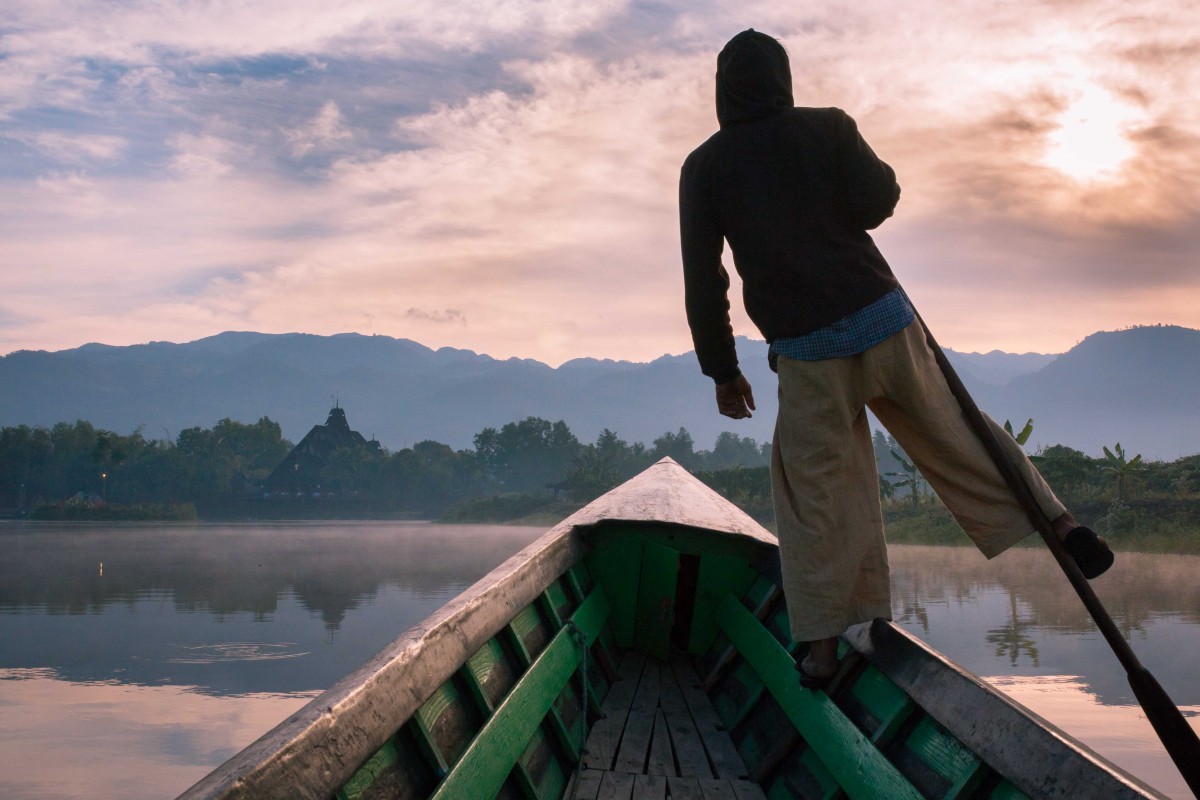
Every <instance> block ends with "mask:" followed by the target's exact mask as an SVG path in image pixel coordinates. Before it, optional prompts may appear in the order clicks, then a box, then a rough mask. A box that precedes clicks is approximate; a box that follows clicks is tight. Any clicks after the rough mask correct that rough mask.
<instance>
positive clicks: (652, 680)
mask: <svg viewBox="0 0 1200 800" xmlns="http://www.w3.org/2000/svg"><path fill="white" fill-rule="evenodd" d="M658 673H659V665H658V664H655V663H652V662H647V663H646V666H645V668H644V669H643V670H642V677H641V680H640V681H639V682H638V688H637V693H636V694H634V697H633V704H632V705H631V706H630V708H629V716H628V718H627V719H626V721H625V730H624V732H623V733H622V734H621V747H620V750H618V751H617V760H616V762H615V764H614V766H613V769H614V770H616V771H617V772H631V773H633V774H634V775H640V774H641V773H642V772H643V771H644V770H645V767H646V754H647V751H648V750H649V749H650V734H651V733H652V732H653V730H654V712H655V710H656V709H657V708H658Z"/></svg>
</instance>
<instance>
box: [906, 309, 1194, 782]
mask: <svg viewBox="0 0 1200 800" xmlns="http://www.w3.org/2000/svg"><path fill="white" fill-rule="evenodd" d="M917 320H918V321H919V322H920V323H921V327H922V328H924V329H925V341H926V343H927V344H928V345H929V349H930V350H931V351H932V352H933V357H934V359H936V361H937V365H938V367H939V368H940V369H941V371H942V375H943V376H944V377H945V379H946V384H947V385H948V386H949V387H950V391H951V393H952V394H953V395H954V397H955V399H956V400H957V401H958V404H959V407H960V408H961V409H962V411H963V414H965V415H966V418H967V422H968V423H969V424H970V425H971V428H972V429H973V430H974V431H975V434H976V435H977V436H978V437H979V440H980V442H982V443H983V446H984V448H985V449H986V450H987V452H988V455H989V456H990V457H991V459H992V461H993V462H994V463H995V465H996V468H997V469H998V470H1000V475H1001V476H1002V477H1003V478H1004V482H1005V483H1006V484H1008V487H1009V489H1011V490H1012V492H1013V494H1014V495H1015V496H1016V498H1017V502H1018V503H1020V505H1021V508H1022V509H1024V511H1025V513H1026V515H1028V517H1029V520H1030V521H1031V522H1032V523H1033V525H1034V527H1035V528H1036V529H1037V532H1038V533H1040V534H1041V535H1042V539H1044V540H1045V542H1046V546H1047V547H1049V548H1050V552H1051V553H1052V554H1053V555H1054V558H1055V560H1056V561H1058V565H1059V567H1061V568H1062V571H1063V572H1064V573H1066V576H1067V580H1069V581H1070V582H1071V586H1072V587H1073V588H1074V589H1075V593H1076V594H1078V595H1079V599H1080V600H1082V601H1083V605H1084V607H1085V608H1087V610H1088V613H1089V614H1090V615H1091V617H1092V620H1093V621H1095V623H1096V627H1097V628H1099V630H1100V633H1101V634H1102V635H1103V636H1104V639H1105V640H1106V641H1107V642H1108V644H1109V646H1110V647H1111V648H1112V650H1113V653H1114V654H1115V655H1116V656H1117V660H1118V661H1120V662H1121V666H1122V667H1124V668H1125V673H1126V676H1127V677H1128V679H1129V685H1130V687H1131V688H1132V689H1133V694H1134V696H1135V697H1137V700H1138V703H1139V704H1140V705H1141V707H1142V709H1143V710H1144V711H1145V712H1146V717H1147V718H1148V719H1149V720H1150V724H1151V725H1152V726H1153V727H1154V731H1155V733H1157V734H1158V738H1159V739H1160V740H1161V741H1162V743H1163V747H1164V748H1166V750H1167V753H1168V755H1170V756H1171V760H1172V761H1174V762H1175V766H1176V767H1177V768H1178V769H1179V772H1180V773H1181V774H1182V775H1183V779H1184V780H1185V781H1186V782H1187V785H1188V788H1189V789H1191V791H1192V794H1194V795H1195V796H1196V797H1200V737H1197V735H1196V731H1195V730H1193V729H1192V727H1191V726H1190V725H1189V724H1188V722H1187V720H1186V719H1184V717H1183V714H1181V713H1180V711H1179V708H1178V707H1177V706H1176V705H1175V703H1174V702H1173V701H1172V700H1171V698H1170V697H1169V696H1168V695H1167V693H1166V691H1165V690H1164V689H1163V688H1162V686H1161V685H1159V683H1158V681H1157V680H1155V678H1154V676H1153V675H1151V674H1150V671H1149V670H1148V669H1146V668H1145V667H1144V666H1142V663H1141V662H1140V661H1139V660H1138V657H1137V656H1136V655H1135V654H1134V652H1133V648H1131V647H1130V646H1129V642H1127V641H1126V640H1125V637H1124V636H1122V635H1121V631H1120V629H1118V628H1117V625H1116V623H1115V622H1113V619H1112V617H1111V616H1109V613H1108V611H1107V610H1106V609H1105V608H1104V605H1103V604H1102V603H1101V602H1100V598H1099V597H1097V596H1096V593H1095V591H1093V590H1092V586H1091V584H1090V583H1088V580H1087V578H1085V577H1083V573H1082V572H1081V571H1080V570H1079V565H1078V564H1076V563H1075V559H1073V558H1071V556H1070V555H1069V554H1068V553H1067V551H1066V549H1065V548H1064V547H1063V544H1062V542H1061V541H1060V540H1059V538H1058V535H1057V534H1056V533H1055V532H1054V526H1053V525H1052V524H1051V520H1050V518H1049V517H1048V516H1047V515H1046V512H1045V511H1043V510H1042V507H1041V505H1039V504H1038V502H1037V499H1036V498H1035V497H1034V495H1033V490H1032V489H1030V488H1029V484H1028V483H1027V482H1026V480H1025V478H1024V476H1023V475H1021V473H1020V471H1018V469H1017V466H1016V464H1014V463H1013V461H1012V459H1011V458H1010V457H1009V456H1008V454H1007V453H1006V452H1005V451H1004V449H1003V447H1002V446H1001V444H1000V441H999V439H997V438H996V432H995V430H994V429H993V428H992V426H991V425H990V424H989V423H988V420H987V417H985V416H984V415H983V412H982V411H980V410H979V406H978V405H976V403H975V400H974V399H973V398H972V397H971V395H970V393H969V392H968V391H967V387H966V386H964V385H963V382H962V380H960V379H959V377H958V373H957V372H955V371H954V367H953V366H951V365H950V360H949V359H948V358H946V354H945V352H944V351H943V350H942V348H941V346H940V345H938V343H937V340H936V339H934V338H933V333H932V332H931V331H930V330H929V326H928V325H926V324H925V320H924V319H922V318H921V315H920V314H919V313H917Z"/></svg>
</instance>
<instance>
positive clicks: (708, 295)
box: [679, 153, 741, 384]
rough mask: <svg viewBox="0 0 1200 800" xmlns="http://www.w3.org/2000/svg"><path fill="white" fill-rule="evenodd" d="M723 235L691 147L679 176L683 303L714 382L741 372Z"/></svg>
mask: <svg viewBox="0 0 1200 800" xmlns="http://www.w3.org/2000/svg"><path fill="white" fill-rule="evenodd" d="M724 238H725V237H724V234H723V233H722V231H721V229H720V227H719V226H718V225H717V222H716V217H715V215H714V213H713V209H712V208H711V201H710V199H709V196H708V192H707V187H706V186H705V185H704V179H703V174H702V170H701V169H700V167H699V158H698V157H697V154H696V153H693V154H692V155H691V156H689V157H688V159H687V161H685V162H684V165H683V171H682V173H681V175H680V179H679V239H680V244H681V247H682V250H683V285H684V304H685V306H686V308H687V320H688V326H689V327H690V328H691V331H692V343H693V344H694V345H695V347H696V358H697V359H699V361H700V370H701V372H703V373H704V374H705V375H707V376H708V377H710V378H712V379H713V380H714V381H715V382H716V383H717V384H725V383H729V382H731V381H733V380H734V379H736V378H737V377H738V376H739V375H741V370H739V369H738V362H737V351H736V348H735V347H734V342H733V326H732V325H730V323H729V274H728V273H727V272H726V271H725V267H724V266H722V264H721V252H722V250H723V248H724Z"/></svg>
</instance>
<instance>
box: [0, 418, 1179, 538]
mask: <svg viewBox="0 0 1200 800" xmlns="http://www.w3.org/2000/svg"><path fill="white" fill-rule="evenodd" d="M1032 425H1033V421H1032V420H1030V421H1029V422H1027V423H1026V424H1025V427H1024V429H1022V430H1021V431H1020V432H1019V433H1014V432H1013V431H1012V429H1011V426H1010V425H1009V426H1006V427H1007V428H1009V431H1010V433H1011V434H1012V435H1013V436H1014V438H1016V439H1017V441H1018V442H1020V443H1021V444H1024V443H1025V442H1026V441H1027V440H1028V438H1029V435H1030V433H1031V431H1032ZM473 444H474V447H473V448H472V449H464V450H454V449H453V448H451V447H449V446H448V445H445V444H442V443H440V442H434V441H425V442H418V443H416V444H414V445H413V446H412V447H408V448H404V449H401V450H397V451H388V450H386V449H384V448H380V447H378V446H373V447H356V448H351V447H346V448H340V449H338V450H337V451H336V452H333V453H331V454H330V455H329V456H328V457H327V458H325V460H324V463H323V464H322V465H321V466H320V467H319V471H318V472H317V473H316V474H315V475H314V474H309V475H307V476H306V478H307V483H306V484H305V485H304V488H303V490H301V488H300V486H299V485H298V486H297V487H296V490H295V491H287V492H278V491H272V492H267V491H264V488H263V485H264V481H265V479H266V477H267V475H269V474H270V473H271V471H272V470H274V469H275V468H276V467H277V466H278V465H279V464H280V463H281V462H283V460H284V459H285V458H287V457H288V455H289V453H291V452H292V449H293V445H292V443H291V442H289V441H288V440H286V439H284V438H283V436H282V434H281V430H280V427H279V425H278V423H275V422H273V421H272V420H271V419H270V418H268V417H262V418H261V419H260V420H259V421H258V422H256V423H251V424H246V423H240V422H236V421H233V420H229V419H224V420H221V421H220V422H218V423H217V424H216V425H214V426H213V428H211V429H206V428H199V427H197V428H189V429H185V430H184V431H181V432H180V434H179V436H178V437H176V439H175V440H174V441H170V440H150V439H146V438H145V437H144V436H143V433H142V431H141V430H137V431H134V432H133V433H132V434H130V435H128V436H122V435H119V434H116V433H113V432H110V431H105V430H100V429H97V428H94V427H93V426H92V425H91V424H90V423H88V422H85V421H82V420H80V421H77V422H75V423H73V424H72V423H66V422H62V423H59V424H57V425H55V426H53V427H51V428H44V427H30V426H24V425H22V426H17V427H6V428H0V517H2V518H7V519H14V518H15V519H35V520H36V519H41V520H54V521H97V522H125V521H129V522H151V521H169V522H187V521H194V520H214V521H216V520H226V521H232V520H292V519H295V520H321V519H433V520H437V521H441V522H447V523H501V524H527V525H546V526H551V525H554V524H556V523H557V522H559V521H560V520H562V519H563V518H565V517H567V516H569V515H570V514H571V513H573V512H574V511H575V510H577V509H578V508H580V507H582V506H583V505H585V504H586V503H588V502H590V501H591V500H592V499H594V498H596V497H598V496H599V495H601V494H603V493H604V492H605V491H607V490H608V489H610V488H612V487H613V486H616V485H617V484H619V483H621V482H622V481H624V480H626V479H628V478H629V477H632V476H633V475H635V474H637V473H638V472H640V471H641V470H642V469H645V468H646V467H647V466H649V465H650V464H652V463H654V462H655V461H658V460H659V459H661V458H663V457H664V456H670V457H671V458H673V459H675V460H676V461H677V462H679V463H680V464H681V465H682V466H684V467H685V468H687V469H688V470H690V471H691V472H693V473H694V474H696V476H697V477H699V478H700V479H701V480H702V481H704V482H705V483H706V484H708V485H709V486H711V487H712V488H713V489H715V490H716V491H717V492H718V493H720V494H721V495H722V496H724V497H726V498H727V499H729V500H730V501H732V502H733V503H735V504H736V505H738V506H740V507H741V508H742V509H744V510H745V511H746V512H747V513H748V514H749V515H750V516H752V517H754V518H755V519H756V520H758V521H759V522H760V523H762V524H763V525H764V526H765V527H767V528H768V529H773V528H774V521H773V511H772V508H771V482H770V468H769V466H768V464H769V456H770V443H765V444H762V443H759V442H756V441H755V440H754V439H752V438H749V437H740V436H738V435H736V434H733V433H728V432H726V433H722V434H721V435H720V436H719V437H718V438H717V440H716V442H715V443H714V445H713V447H712V449H711V450H698V449H697V448H696V446H695V443H694V442H693V440H692V438H691V435H690V434H689V433H688V431H687V430H686V429H685V428H680V429H679V430H678V431H675V432H666V433H664V434H663V435H662V436H660V437H658V438H657V439H655V440H654V441H653V442H652V443H651V444H650V445H646V444H643V443H641V442H634V443H632V444H630V443H628V442H626V441H624V440H622V439H621V438H620V437H619V435H618V434H617V433H615V432H613V431H610V430H607V429H606V430H604V431H602V432H601V433H600V435H599V436H598V437H597V439H596V441H595V442H594V443H583V442H580V441H579V440H578V439H577V438H576V437H575V435H574V434H573V433H572V432H571V431H570V429H569V428H568V427H567V425H566V424H565V423H564V422H562V421H561V420H560V421H558V422H550V421H548V420H544V419H540V418H538V417H527V418H526V419H524V420H520V421H516V422H510V423H508V424H506V425H503V426H502V427H500V428H485V429H484V430H482V431H480V432H479V433H478V434H477V435H476V436H475V437H474V441H473ZM873 444H874V448H875V456H876V464H877V469H878V474H879V486H880V498H881V502H882V503H883V508H884V518H885V522H886V528H887V536H888V541H889V542H892V543H897V544H947V545H966V544H969V540H968V539H967V538H966V536H965V535H964V534H963V533H962V531H961V530H960V529H959V528H958V526H957V525H956V524H955V523H954V521H953V519H951V517H950V515H949V513H948V512H947V510H946V509H945V507H944V506H942V504H941V503H940V501H939V500H938V499H937V498H936V496H935V495H934V494H933V493H932V492H931V491H930V490H929V487H928V485H927V484H926V483H925V480H924V478H923V477H922V476H921V474H920V471H919V470H917V469H916V467H915V466H914V465H913V464H912V463H911V462H910V461H909V460H908V458H907V455H906V454H905V453H904V451H903V449H902V448H901V447H900V446H899V445H898V444H897V443H896V441H895V440H894V439H892V438H891V437H890V436H888V435H887V434H885V433H884V432H883V431H876V432H875V433H874V436H873ZM1101 449H1102V453H1103V455H1102V456H1101V457H1099V458H1096V457H1091V456H1088V455H1086V454H1084V453H1083V452H1080V451H1078V450H1074V449H1072V448H1069V447H1065V446H1062V445H1054V446H1051V447H1045V448H1039V450H1038V451H1037V452H1036V453H1034V454H1032V455H1031V458H1032V459H1033V460H1034V462H1035V463H1036V464H1037V466H1038V468H1039V470H1041V472H1042V474H1043V475H1045V477H1046V479H1047V480H1048V482H1049V483H1050V485H1051V486H1053V487H1054V489H1055V491H1056V492H1057V494H1058V495H1059V497H1060V498H1061V499H1062V500H1063V502H1064V503H1065V504H1066V505H1067V507H1068V508H1070V509H1071V510H1072V513H1074V515H1075V516H1076V517H1077V518H1078V519H1079V520H1080V521H1081V522H1083V523H1084V524H1086V525H1089V526H1090V527H1092V528H1093V529H1094V530H1095V531H1096V532H1097V533H1099V534H1100V535H1102V536H1104V537H1105V538H1107V539H1108V540H1109V542H1110V544H1111V545H1112V546H1113V547H1114V548H1115V549H1118V550H1127V551H1129V550H1137V551H1143V552H1163V553H1168V552H1169V553H1187V554H1200V455H1194V456H1187V457H1184V458H1180V459H1177V460H1175V461H1172V462H1146V461H1144V460H1143V459H1142V457H1141V456H1140V455H1137V454H1136V453H1135V452H1134V451H1133V450H1130V451H1126V450H1125V449H1124V448H1123V447H1122V445H1121V444H1115V445H1114V446H1112V447H1111V448H1110V447H1108V446H1103V447H1102V448H1101ZM1026 541H1027V542H1030V543H1037V542H1039V538H1038V537H1036V536H1034V537H1031V538H1030V539H1028V540H1026Z"/></svg>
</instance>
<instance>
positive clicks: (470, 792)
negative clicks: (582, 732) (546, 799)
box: [431, 591, 609, 800]
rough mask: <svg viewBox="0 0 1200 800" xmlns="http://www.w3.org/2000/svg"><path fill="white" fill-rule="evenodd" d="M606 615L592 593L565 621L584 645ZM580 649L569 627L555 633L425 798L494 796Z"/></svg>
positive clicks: (603, 601) (599, 595) (605, 606)
mask: <svg viewBox="0 0 1200 800" xmlns="http://www.w3.org/2000/svg"><path fill="white" fill-rule="evenodd" d="M608 614H609V605H608V600H607V598H606V597H605V595H604V593H603V592H602V591H597V592H593V593H592V594H591V596H589V597H588V599H587V600H585V601H584V602H583V604H582V605H581V606H580V607H579V610H578V611H576V612H575V614H574V616H572V617H571V619H572V621H573V622H574V624H575V625H576V626H578V628H579V629H580V630H581V631H583V633H584V638H585V641H586V644H587V645H591V643H592V642H593V641H595V638H596V636H597V635H598V633H599V631H600V628H601V626H603V624H604V621H605V619H606V618H607V617H608ZM580 656H581V653H580V647H579V644H578V643H577V642H576V641H575V638H574V636H573V634H572V632H571V630H570V629H569V628H563V629H562V630H560V631H559V632H558V633H557V634H556V635H555V636H554V638H553V639H552V640H551V641H550V644H548V645H547V646H546V648H545V649H544V650H543V651H542V654H541V655H540V656H539V657H538V659H537V660H536V661H534V663H533V664H532V665H531V666H530V667H529V669H528V671H526V673H525V674H524V675H523V676H522V677H521V680H519V681H518V682H517V684H516V686H514V687H513V688H512V691H510V692H509V693H508V696H507V697H506V698H505V699H504V702H503V703H501V704H500V706H499V708H497V709H496V713H495V714H493V715H492V717H491V718H490V719H489V720H488V721H487V723H486V724H485V725H484V726H483V728H482V729H481V730H480V731H479V734H478V735H477V736H476V737H475V739H474V740H473V741H472V742H471V744H470V745H469V746H468V747H467V749H466V750H465V751H464V753H463V754H462V757H461V758H460V759H459V761H458V763H457V764H456V765H455V767H454V769H452V770H451V771H450V773H449V774H448V775H447V776H446V777H445V779H444V780H443V781H442V782H441V784H439V785H438V788H437V790H436V791H435V792H434V793H433V795H432V796H431V800H451V798H462V797H494V796H495V795H496V793H497V792H498V791H499V790H500V787H501V786H502V785H503V784H504V780H505V778H507V777H508V774H509V772H511V771H512V768H513V765H514V764H516V763H517V760H518V759H519V758H520V757H521V755H522V754H523V753H524V752H525V750H526V748H527V747H528V746H529V740H530V738H531V737H532V736H533V735H534V733H535V732H536V731H537V730H538V727H539V726H540V725H541V723H542V720H543V719H544V718H545V716H546V714H547V712H548V711H549V710H550V706H551V705H552V704H553V703H554V699H555V698H556V697H557V696H558V694H559V693H560V692H561V691H562V689H563V687H564V686H565V685H566V683H567V681H568V680H570V678H571V676H572V675H573V674H574V673H575V670H576V669H577V668H578V666H579V663H580Z"/></svg>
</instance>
